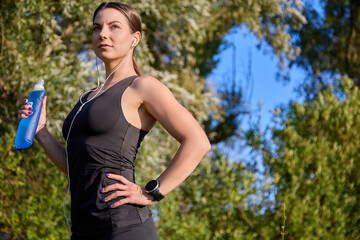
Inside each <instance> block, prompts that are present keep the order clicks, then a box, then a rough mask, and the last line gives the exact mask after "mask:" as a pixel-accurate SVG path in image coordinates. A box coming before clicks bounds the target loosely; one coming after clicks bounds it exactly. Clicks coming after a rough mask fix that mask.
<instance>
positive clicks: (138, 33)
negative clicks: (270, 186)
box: [131, 32, 141, 48]
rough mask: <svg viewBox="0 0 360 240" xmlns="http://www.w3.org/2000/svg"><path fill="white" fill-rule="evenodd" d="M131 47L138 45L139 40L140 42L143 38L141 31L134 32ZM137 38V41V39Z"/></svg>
mask: <svg viewBox="0 0 360 240" xmlns="http://www.w3.org/2000/svg"><path fill="white" fill-rule="evenodd" d="M131 39H132V40H131V47H132V48H134V47H136V46H137V45H138V44H139V42H140V39H141V33H140V32H135V33H133V34H132V38H131ZM135 39H136V41H135Z"/></svg>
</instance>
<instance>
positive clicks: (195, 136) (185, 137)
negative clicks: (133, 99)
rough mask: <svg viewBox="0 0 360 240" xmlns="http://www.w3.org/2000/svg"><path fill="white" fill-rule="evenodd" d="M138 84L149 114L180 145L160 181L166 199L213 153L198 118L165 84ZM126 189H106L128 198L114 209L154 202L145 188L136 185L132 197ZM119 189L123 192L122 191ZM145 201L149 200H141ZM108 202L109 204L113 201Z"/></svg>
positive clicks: (141, 81) (150, 80)
mask: <svg viewBox="0 0 360 240" xmlns="http://www.w3.org/2000/svg"><path fill="white" fill-rule="evenodd" d="M135 84H136V87H135V88H136V91H137V93H138V94H139V96H140V98H141V100H142V103H143V106H144V107H145V109H146V111H147V112H148V113H150V114H151V115H152V116H153V117H154V118H155V119H156V120H157V121H159V123H160V124H161V125H162V126H163V127H164V128H165V129H166V131H167V132H169V134H170V135H171V136H173V137H174V138H175V139H176V140H177V141H178V142H179V143H180V144H181V145H180V147H179V149H178V151H177V153H176V154H175V156H174V158H173V159H172V161H171V162H170V164H169V165H168V166H167V168H166V169H165V171H164V172H163V173H162V174H161V175H160V176H159V177H158V178H157V180H158V182H159V184H160V187H159V191H160V193H162V194H163V195H165V194H167V193H169V192H170V191H171V190H173V189H174V188H175V187H176V186H178V185H179V184H180V183H182V182H183V181H184V180H185V179H186V178H187V177H188V176H189V175H190V174H191V172H192V171H194V169H195V168H196V166H197V165H198V164H199V162H200V160H201V159H202V158H203V157H204V155H205V154H206V153H207V152H208V151H209V150H210V148H211V145H210V142H209V140H208V138H207V136H206V134H205V132H204V131H203V129H202V128H201V127H200V125H199V124H198V122H197V121H196V120H195V118H194V117H193V116H192V115H191V114H190V113H189V112H188V111H187V110H186V109H185V108H184V107H183V106H182V105H181V104H180V103H179V102H178V101H177V100H176V99H175V97H174V96H173V94H172V93H171V92H170V90H169V89H168V88H167V87H166V86H165V85H164V84H162V83H161V82H160V81H158V80H156V79H155V78H152V77H149V76H141V77H140V78H138V79H137V80H136V82H135ZM109 177H110V178H113V179H116V180H119V181H121V182H122V183H123V184H124V185H125V186H127V185H129V186H130V185H132V183H131V182H129V181H127V180H126V179H124V178H123V177H121V176H116V175H114V174H110V175H109ZM124 185H122V186H120V185H118V186H117V187H118V188H117V189H114V188H109V187H110V186H109V187H107V188H106V191H110V190H121V191H122V193H119V192H118V193H117V194H116V195H117V196H118V195H122V196H126V198H124V199H122V200H120V201H119V202H117V203H116V204H114V206H113V207H116V206H118V205H122V204H124V203H128V202H131V203H138V204H147V203H149V204H151V202H152V201H153V200H152V197H150V196H149V195H147V194H146V193H145V191H144V189H143V188H141V189H140V188H138V189H135V188H136V186H137V185H136V186H135V184H134V186H133V190H134V191H133V193H129V191H128V190H127V189H128V188H127V187H125V186H124ZM120 187H121V188H122V189H119V188H120ZM136 195H137V196H136ZM140 195H143V196H142V197H141V196H140ZM114 197H115V195H114ZM114 197H111V198H114ZM144 197H145V198H147V200H146V199H140V198H144ZM137 198H139V199H137ZM107 200H110V198H109V199H107ZM149 200H150V202H149Z"/></svg>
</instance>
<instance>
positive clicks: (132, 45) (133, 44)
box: [131, 38, 136, 48]
mask: <svg viewBox="0 0 360 240" xmlns="http://www.w3.org/2000/svg"><path fill="white" fill-rule="evenodd" d="M135 43H136V38H134V41H133V43H132V44H131V48H133V47H134V46H135Z"/></svg>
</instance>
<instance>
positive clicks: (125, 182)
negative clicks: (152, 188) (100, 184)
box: [106, 173, 133, 185]
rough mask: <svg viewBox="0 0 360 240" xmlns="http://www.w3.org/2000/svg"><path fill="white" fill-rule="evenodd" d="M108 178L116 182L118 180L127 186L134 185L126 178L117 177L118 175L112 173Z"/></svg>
mask: <svg viewBox="0 0 360 240" xmlns="http://www.w3.org/2000/svg"><path fill="white" fill-rule="evenodd" d="M106 176H107V177H108V178H111V179H114V180H118V181H120V182H122V183H123V184H125V185H127V184H132V183H133V182H130V181H129V180H127V179H126V178H125V177H124V176H121V175H116V174H111V173H107V174H106Z"/></svg>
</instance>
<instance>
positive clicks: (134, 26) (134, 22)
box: [93, 2, 142, 76]
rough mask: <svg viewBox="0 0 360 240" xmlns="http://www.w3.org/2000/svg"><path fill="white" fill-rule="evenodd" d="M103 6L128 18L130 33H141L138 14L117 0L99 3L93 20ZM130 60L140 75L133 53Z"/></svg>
mask: <svg viewBox="0 0 360 240" xmlns="http://www.w3.org/2000/svg"><path fill="white" fill-rule="evenodd" d="M105 8H114V9H116V10H118V11H120V12H121V13H122V14H123V15H124V16H125V17H126V19H127V20H128V23H129V26H130V29H131V31H132V33H135V32H140V34H142V28H141V17H140V15H139V14H138V13H137V12H136V10H135V9H133V8H132V7H130V6H129V5H127V4H125V3H118V2H103V3H101V4H100V5H99V6H98V8H97V9H96V10H95V12H94V16H93V21H94V20H95V17H96V15H97V14H98V12H99V11H100V10H102V9H105ZM132 60H133V65H134V69H135V72H136V74H137V75H139V76H140V75H141V73H140V69H139V67H138V65H137V64H136V61H135V58H134V54H133V56H132Z"/></svg>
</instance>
